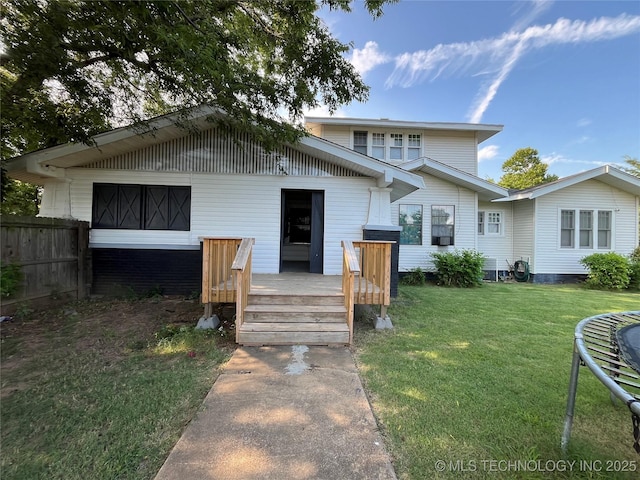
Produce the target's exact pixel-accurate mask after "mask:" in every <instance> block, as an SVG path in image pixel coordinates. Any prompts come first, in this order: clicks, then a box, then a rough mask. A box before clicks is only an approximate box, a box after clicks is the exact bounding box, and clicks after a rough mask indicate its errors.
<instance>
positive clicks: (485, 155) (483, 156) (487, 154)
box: [478, 145, 500, 162]
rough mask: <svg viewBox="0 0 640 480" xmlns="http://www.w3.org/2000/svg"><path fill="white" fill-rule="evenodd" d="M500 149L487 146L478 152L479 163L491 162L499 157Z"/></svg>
mask: <svg viewBox="0 0 640 480" xmlns="http://www.w3.org/2000/svg"><path fill="white" fill-rule="evenodd" d="M499 149H500V147H498V146H497V145H487V146H485V147H482V148H481V149H480V150H478V162H482V161H485V160H491V159H492V158H495V157H496V156H497V155H498V150H499Z"/></svg>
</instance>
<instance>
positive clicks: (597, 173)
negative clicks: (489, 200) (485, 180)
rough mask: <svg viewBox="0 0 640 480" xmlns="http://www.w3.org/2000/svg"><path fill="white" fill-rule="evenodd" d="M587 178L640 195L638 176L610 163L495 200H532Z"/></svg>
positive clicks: (639, 179)
mask: <svg viewBox="0 0 640 480" xmlns="http://www.w3.org/2000/svg"><path fill="white" fill-rule="evenodd" d="M587 180H598V181H600V182H602V183H605V184H607V185H611V186H612V187H615V188H617V189H619V190H622V191H624V192H627V193H630V194H632V195H637V196H640V178H638V177H635V176H633V175H631V174H629V173H626V172H623V171H622V170H620V169H618V168H616V167H614V166H612V165H604V166H602V167H598V168H594V169H592V170H587V171H585V172H580V173H576V174H575V175H570V176H568V177H564V178H561V179H559V180H556V181H555V182H550V183H545V184H542V185H538V186H535V187H531V188H527V189H524V190H517V191H515V192H512V193H511V194H510V195H509V196H508V197H506V198H501V199H498V200H495V201H496V202H512V201H514V200H533V199H535V198H538V197H541V196H543V195H547V194H549V193H553V192H557V191H558V190H561V189H563V188H567V187H570V186H572V185H576V184H578V183H581V182H585V181H587Z"/></svg>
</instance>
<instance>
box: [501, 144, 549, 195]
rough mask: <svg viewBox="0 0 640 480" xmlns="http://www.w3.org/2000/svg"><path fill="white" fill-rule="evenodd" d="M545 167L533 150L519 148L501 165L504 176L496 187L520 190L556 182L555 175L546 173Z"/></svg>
mask: <svg viewBox="0 0 640 480" xmlns="http://www.w3.org/2000/svg"><path fill="white" fill-rule="evenodd" d="M547 167H548V166H547V164H546V163H544V162H542V160H540V157H539V156H538V151H537V150H536V149H535V148H531V147H527V148H521V149H520V150H518V151H516V153H514V154H513V156H512V157H511V158H509V159H508V160H506V161H505V162H504V163H503V164H502V171H503V172H504V174H503V175H502V177H500V180H499V181H498V185H500V186H502V187H505V188H513V189H517V190H522V189H524V188H530V187H535V186H536V185H541V184H543V183H548V182H553V181H555V180H558V176H557V175H552V174H548V173H547Z"/></svg>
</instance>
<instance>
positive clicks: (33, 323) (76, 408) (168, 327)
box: [0, 299, 230, 480]
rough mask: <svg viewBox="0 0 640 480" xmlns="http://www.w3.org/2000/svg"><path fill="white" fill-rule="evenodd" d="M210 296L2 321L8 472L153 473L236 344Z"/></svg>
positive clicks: (37, 475) (1, 474)
mask: <svg viewBox="0 0 640 480" xmlns="http://www.w3.org/2000/svg"><path fill="white" fill-rule="evenodd" d="M202 311H203V310H202V307H201V306H200V305H199V304H198V302H194V301H185V300H179V299H145V300H136V301H101V302H86V303H79V304H77V305H73V306H69V307H66V308H65V309H61V310H59V311H55V312H48V313H47V312H44V313H37V314H35V313H30V314H26V315H24V312H23V315H22V317H21V318H20V319H14V320H13V321H11V322H3V323H2V324H0V333H1V337H2V348H1V372H0V373H1V377H0V379H1V386H2V388H1V390H0V402H1V412H0V414H1V422H2V432H1V439H2V459H1V460H0V462H1V463H0V468H1V470H0V478H2V479H3V480H4V479H6V480H9V479H12V480H17V479H25V480H27V479H28V480H34V479H64V480H72V479H82V480H86V479H116V478H117V479H150V478H153V477H154V476H155V474H156V473H157V471H158V470H159V469H160V467H161V466H162V463H163V462H164V460H165V458H166V456H167V455H168V453H169V451H170V450H171V448H173V446H174V445H175V443H176V442H177V440H178V439H179V438H180V434H181V432H182V431H183V429H184V427H185V426H186V424H187V423H188V422H189V421H190V420H191V418H192V417H193V415H194V413H195V412H196V410H197V408H198V407H199V406H200V404H201V403H202V400H203V399H204V397H205V395H206V393H207V392H208V391H209V389H210V388H211V385H212V384H213V382H214V380H215V378H216V376H217V374H218V372H217V367H218V366H219V365H220V363H221V362H222V361H224V360H225V358H226V357H227V356H228V354H229V353H230V349H229V348H228V347H229V343H228V341H227V340H225V339H223V338H221V334H220V332H218V331H209V333H204V332H202V331H198V332H196V331H194V330H193V326H195V322H196V321H197V319H198V318H199V316H200V315H201V314H202Z"/></svg>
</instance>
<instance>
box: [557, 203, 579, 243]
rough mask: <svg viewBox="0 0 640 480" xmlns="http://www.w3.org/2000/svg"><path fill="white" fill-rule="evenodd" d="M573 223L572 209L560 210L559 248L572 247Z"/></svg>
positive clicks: (573, 214) (573, 213)
mask: <svg viewBox="0 0 640 480" xmlns="http://www.w3.org/2000/svg"><path fill="white" fill-rule="evenodd" d="M575 225H576V223H575V212H574V211H573V210H562V212H560V247H561V248H573V246H574V243H573V240H574V231H575Z"/></svg>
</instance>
